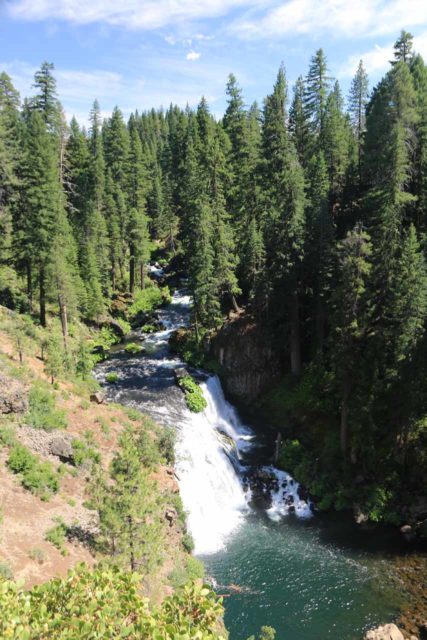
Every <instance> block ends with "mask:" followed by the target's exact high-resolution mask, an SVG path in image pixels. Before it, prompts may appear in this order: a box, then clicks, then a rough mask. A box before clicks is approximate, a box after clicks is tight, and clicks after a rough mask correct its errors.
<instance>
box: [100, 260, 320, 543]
mask: <svg viewBox="0 0 427 640" xmlns="http://www.w3.org/2000/svg"><path fill="white" fill-rule="evenodd" d="M151 272H152V273H153V274H154V275H156V276H158V277H161V275H162V271H161V269H159V268H157V267H155V271H154V269H151ZM190 309H191V298H190V296H188V295H187V294H186V293H185V292H183V291H179V290H178V291H176V292H175V293H174V295H173V298H172V302H171V304H170V305H168V306H167V307H165V308H163V309H161V310H160V311H159V313H158V319H159V321H160V323H161V325H162V328H161V330H159V331H157V332H155V333H152V334H150V335H148V336H142V335H141V336H139V337H141V339H143V343H142V344H143V346H144V352H145V353H144V355H135V356H129V355H126V356H125V355H124V352H123V354H122V356H120V353H119V355H117V358H118V359H117V360H108V361H106V362H105V363H102V364H101V365H99V367H98V368H97V372H96V376H97V378H98V380H99V381H100V382H103V383H104V384H105V383H106V375H107V373H108V372H111V371H114V372H115V373H117V375H118V383H117V385H110V386H108V384H107V385H106V388H107V395H108V396H109V397H111V398H112V399H114V400H115V401H116V402H123V403H124V404H127V405H131V406H135V407H137V408H138V409H140V410H141V411H143V412H145V413H148V414H149V415H151V416H152V417H153V418H154V419H155V420H157V421H158V422H159V423H160V424H164V425H166V426H170V427H173V428H175V429H176V431H177V441H176V475H177V477H178V482H179V489H180V494H181V498H182V501H183V505H184V508H185V511H186V514H187V527H188V530H189V532H190V533H191V535H192V537H193V539H194V544H195V553H196V554H198V555H205V554H212V553H216V552H217V551H219V550H221V549H222V548H224V547H225V546H226V545H227V542H228V541H229V540H230V538H231V536H233V535H234V534H235V533H236V532H237V531H238V529H239V527H240V526H241V525H242V523H243V522H244V520H245V517H246V516H247V515H248V514H249V513H250V512H251V510H252V504H251V503H252V497H253V496H252V490H251V487H252V486H254V485H253V483H254V482H255V485H256V488H257V490H258V489H259V487H260V486H261V485H262V482H263V480H262V478H267V481H268V484H269V486H268V490H267V493H268V502H269V504H268V507H267V508H266V513H267V515H268V516H269V517H270V518H271V519H272V520H280V519H281V518H283V517H286V516H287V515H288V514H289V513H290V512H292V513H294V514H295V515H296V516H297V517H300V518H307V517H310V515H311V508H310V505H309V504H308V503H307V502H306V501H305V500H303V499H301V498H300V496H299V492H298V489H299V487H298V483H296V482H295V481H294V480H293V479H292V478H291V477H290V476H289V474H287V473H285V472H283V471H279V470H277V469H275V468H274V467H272V466H262V465H256V466H255V467H253V466H247V464H245V460H244V458H245V456H246V454H248V453H250V452H251V450H253V448H254V447H256V446H257V444H256V436H255V434H254V432H253V431H252V430H251V428H250V427H248V426H247V425H245V424H243V422H242V421H241V419H240V417H239V414H238V413H237V411H236V409H235V408H234V407H233V406H232V405H231V404H230V403H229V402H228V401H227V400H226V399H225V397H224V393H223V390H222V387H221V382H220V380H219V378H218V377H217V376H215V375H210V376H207V375H206V374H205V375H204V374H203V372H198V374H199V375H200V377H201V379H202V380H201V382H200V385H201V388H202V391H203V395H204V397H205V399H206V402H207V407H206V409H205V410H204V411H203V412H201V413H192V412H190V411H189V409H188V408H187V406H186V404H185V401H184V395H183V393H182V392H181V391H180V390H179V389H178V388H177V387H176V384H175V380H174V369H175V368H178V367H182V366H185V365H184V363H183V362H182V360H181V359H180V358H178V357H176V356H174V355H173V354H172V353H171V352H170V349H169V345H168V342H169V338H170V336H171V335H172V333H173V332H174V331H175V330H176V329H178V328H179V327H182V326H185V325H186V324H188V322H189V315H190ZM120 357H121V358H122V359H121V360H120ZM203 378H204V379H203ZM260 478H261V480H260ZM256 483H258V484H256ZM260 483H261V485H260Z"/></svg>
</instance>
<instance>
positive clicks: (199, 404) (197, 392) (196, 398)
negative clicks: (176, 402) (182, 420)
mask: <svg viewBox="0 0 427 640" xmlns="http://www.w3.org/2000/svg"><path fill="white" fill-rule="evenodd" d="M178 384H179V386H180V387H181V389H183V390H184V392H185V401H186V403H187V407H188V408H189V409H190V411H193V412H194V413H200V412H201V411H203V410H204V409H206V407H207V406H208V403H207V402H206V399H205V397H204V395H203V392H202V390H201V388H200V387H199V385H198V384H197V382H196V381H195V380H194V378H192V377H191V376H184V377H183V378H181V379H180V380H179V383H178Z"/></svg>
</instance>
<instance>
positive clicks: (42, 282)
mask: <svg viewBox="0 0 427 640" xmlns="http://www.w3.org/2000/svg"><path fill="white" fill-rule="evenodd" d="M45 279H46V276H45V272H44V266H42V265H40V276H39V285H40V324H41V326H42V327H45V326H46V282H45Z"/></svg>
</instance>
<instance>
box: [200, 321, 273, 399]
mask: <svg viewBox="0 0 427 640" xmlns="http://www.w3.org/2000/svg"><path fill="white" fill-rule="evenodd" d="M211 350H212V353H213V355H214V357H215V358H216V359H217V360H218V361H219V363H220V365H221V367H222V369H223V372H224V376H223V378H224V384H225V389H226V391H227V393H229V394H230V395H231V396H233V397H234V398H236V400H238V401H240V402H243V403H245V404H249V403H250V402H252V401H253V400H255V399H256V398H257V397H258V396H259V395H261V394H262V393H263V392H264V391H266V390H267V389H269V388H270V387H271V385H272V384H273V383H274V382H276V381H277V380H278V378H279V377H280V360H279V356H278V353H277V349H275V348H274V345H273V344H271V343H270V342H269V341H268V339H267V338H266V332H265V331H264V332H262V331H261V330H260V329H259V327H258V326H257V324H256V323H255V322H254V321H253V320H252V319H251V318H248V317H246V316H238V317H236V318H233V319H232V320H230V321H229V322H227V323H226V324H225V325H224V326H223V328H222V329H221V330H220V331H219V332H218V334H217V335H216V336H215V337H214V338H213V340H212V343H211Z"/></svg>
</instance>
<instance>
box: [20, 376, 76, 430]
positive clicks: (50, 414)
mask: <svg viewBox="0 0 427 640" xmlns="http://www.w3.org/2000/svg"><path fill="white" fill-rule="evenodd" d="M55 404H56V403H55V396H54V395H53V393H52V392H51V391H50V390H49V389H46V388H45V387H44V386H43V385H41V384H39V383H36V384H34V385H33V386H32V388H31V390H30V393H29V411H28V413H27V415H26V421H27V424H28V425H29V426H31V427H34V428H35V429H44V430H45V431H53V430H54V429H65V428H66V427H67V420H66V418H65V411H63V410H62V409H57V408H56V406H55Z"/></svg>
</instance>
